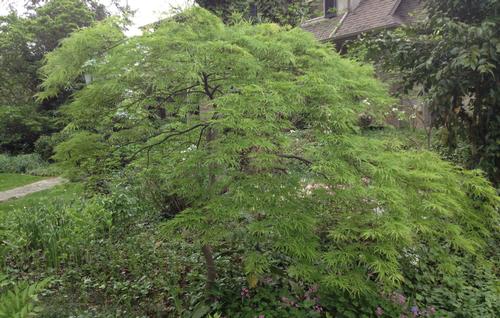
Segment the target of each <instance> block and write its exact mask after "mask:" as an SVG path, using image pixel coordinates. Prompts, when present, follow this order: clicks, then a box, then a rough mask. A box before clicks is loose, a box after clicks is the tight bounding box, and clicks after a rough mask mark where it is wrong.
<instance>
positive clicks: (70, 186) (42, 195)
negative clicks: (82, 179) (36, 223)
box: [0, 183, 83, 213]
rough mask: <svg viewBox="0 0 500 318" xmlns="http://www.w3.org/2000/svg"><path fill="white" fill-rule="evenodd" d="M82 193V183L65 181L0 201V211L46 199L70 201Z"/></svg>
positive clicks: (36, 203)
mask: <svg viewBox="0 0 500 318" xmlns="http://www.w3.org/2000/svg"><path fill="white" fill-rule="evenodd" d="M82 195H83V185H81V184H79V183H66V184H62V185H58V186H56V187H54V188H52V189H49V190H45V191H40V192H36V193H33V194H30V195H28V196H25V197H22V198H19V199H13V200H9V201H6V202H3V203H0V213H1V212H7V211H12V210H13V209H18V208H23V207H30V206H35V205H39V204H44V202H47V201H53V200H59V201H71V200H74V199H77V198H79V197H81V196H82Z"/></svg>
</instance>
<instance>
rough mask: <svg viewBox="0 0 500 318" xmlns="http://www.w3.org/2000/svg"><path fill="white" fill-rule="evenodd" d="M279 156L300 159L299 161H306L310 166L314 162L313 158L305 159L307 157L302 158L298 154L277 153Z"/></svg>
mask: <svg viewBox="0 0 500 318" xmlns="http://www.w3.org/2000/svg"><path fill="white" fill-rule="evenodd" d="M277 156H278V157H280V158H285V159H295V160H299V161H301V162H303V163H305V164H306V165H308V166H310V165H312V164H313V162H312V161H311V160H308V159H305V158H302V157H299V156H296V155H286V154H277Z"/></svg>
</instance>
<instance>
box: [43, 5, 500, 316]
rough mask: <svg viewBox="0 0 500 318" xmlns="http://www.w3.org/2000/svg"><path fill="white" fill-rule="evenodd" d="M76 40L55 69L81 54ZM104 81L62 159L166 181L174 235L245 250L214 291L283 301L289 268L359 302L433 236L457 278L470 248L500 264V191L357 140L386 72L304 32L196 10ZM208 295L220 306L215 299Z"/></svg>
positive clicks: (93, 91)
mask: <svg viewBox="0 0 500 318" xmlns="http://www.w3.org/2000/svg"><path fill="white" fill-rule="evenodd" d="M77 36H79V35H77ZM88 40H89V41H94V40H95V39H93V38H89V39H88ZM83 42H85V41H82V43H83ZM67 43H71V40H68V41H67V42H66V43H63V45H62V47H61V49H60V50H57V51H55V52H54V53H53V54H51V55H50V56H49V58H48V60H47V63H49V64H50V63H51V60H54V61H55V60H60V61H63V60H64V59H63V58H60V57H59V55H66V54H72V52H74V53H75V54H77V52H78V51H79V50H80V48H79V47H78V46H74V47H72V46H71V45H69V44H67ZM89 45H94V44H93V43H90V44H89ZM61 67H63V65H61ZM92 75H93V77H94V81H93V82H92V83H91V84H90V85H88V86H86V87H85V88H84V89H83V90H81V91H79V92H78V93H76V94H75V96H74V101H73V102H72V103H71V104H70V105H69V106H68V107H67V108H66V110H65V111H66V113H67V114H68V115H69V116H70V117H71V124H70V126H68V127H67V129H66V130H67V131H68V132H70V133H71V136H70V138H69V139H68V140H66V141H65V142H64V143H62V144H60V145H59V146H58V147H57V149H56V155H55V158H56V159H57V160H59V161H60V163H61V164H63V165H65V167H67V168H68V169H74V170H75V171H81V169H82V167H83V170H84V171H85V173H86V174H90V175H92V177H98V178H100V179H107V178H109V177H110V175H112V174H115V173H116V174H121V173H123V172H127V173H130V174H131V175H133V176H137V178H141V179H143V180H144V179H146V178H145V176H148V175H151V174H154V175H155V178H156V179H160V180H159V182H156V181H157V180H155V182H156V183H155V184H160V185H161V186H162V191H163V192H164V194H165V195H164V198H166V200H167V201H168V200H170V203H171V206H175V208H172V209H170V208H169V211H168V212H169V213H167V214H166V215H165V216H168V217H170V218H171V219H170V220H168V221H166V222H165V223H164V226H163V229H162V232H163V235H164V237H165V239H164V240H165V241H169V242H170V241H175V240H176V239H179V238H185V239H186V240H187V241H189V242H192V243H193V246H195V247H200V246H205V247H206V246H209V245H210V246H212V248H213V251H214V252H213V253H215V255H221V254H222V251H224V255H231V256H232V257H233V258H232V259H231V260H232V262H230V263H228V264H231V265H232V266H231V267H229V266H226V267H224V266H220V263H219V262H218V259H216V260H215V265H216V266H215V267H216V268H215V270H216V271H217V272H218V274H219V278H218V279H217V281H216V285H215V286H209V287H213V289H214V290H211V291H210V293H212V296H217V292H218V291H220V292H221V293H224V292H225V293H228V292H232V293H233V294H234V292H235V290H237V289H236V288H235V287H236V286H238V284H239V285H240V286H241V285H242V284H246V285H247V286H248V287H249V289H251V290H252V292H254V293H255V294H256V295H257V297H260V298H259V299H267V300H270V299H276V297H273V296H276V295H271V296H269V297H268V296H265V293H266V289H265V287H266V285H265V284H266V283H265V278H266V277H268V276H269V275H271V274H276V275H277V276H278V277H280V278H287V280H288V279H289V280H291V281H293V282H299V283H301V284H302V286H305V285H306V284H318V285H319V288H320V290H321V291H322V292H324V293H326V294H332V293H344V294H345V295H346V297H347V299H348V301H350V300H351V299H356V297H360V298H361V297H370V295H371V296H372V297H378V296H377V295H378V294H379V292H380V291H386V292H389V291H393V290H395V289H397V288H399V287H401V286H402V285H403V284H404V283H405V282H406V279H407V277H406V276H405V274H406V270H407V268H405V266H411V265H407V263H409V264H412V262H414V261H415V259H421V258H422V257H423V255H421V254H422V253H424V251H422V250H419V249H417V248H416V247H417V246H420V245H424V246H427V247H429V248H432V249H433V250H434V251H435V253H436V255H439V258H437V259H435V260H434V261H435V266H436V268H437V270H438V272H439V273H440V274H442V275H449V276H450V277H453V275H455V273H456V272H454V268H456V266H457V263H458V262H459V261H460V260H461V258H460V257H459V256H463V255H465V256H467V257H471V258H472V257H475V258H477V261H478V262H479V261H481V262H484V263H488V260H486V259H485V258H486V257H485V256H484V255H485V253H484V250H485V249H486V247H487V241H488V240H489V239H490V237H491V233H493V232H494V231H496V230H497V224H498V212H497V208H498V203H499V199H498V197H497V195H496V192H495V190H494V189H493V188H492V187H491V186H490V184H489V183H488V182H487V181H486V180H485V179H484V178H483V176H482V175H481V174H480V173H478V172H476V171H463V170H460V169H458V168H456V167H455V166H453V165H451V164H449V163H446V162H443V161H441V160H440V159H439V158H438V157H437V156H436V155H434V154H432V153H429V152H416V151H406V150H404V149H401V147H400V146H399V144H397V143H393V142H391V141H389V142H388V141H384V140H373V139H371V138H367V137H364V136H361V135H358V134H356V132H357V130H358V128H357V127H356V125H355V123H356V119H357V113H359V112H361V111H365V110H366V108H367V103H366V102H365V101H369V103H370V104H371V105H372V106H378V107H381V108H383V107H385V106H387V105H390V102H391V99H390V98H389V97H388V96H387V94H386V92H385V90H384V87H382V86H381V85H380V84H379V83H378V82H377V81H375V80H374V79H373V72H372V70H371V69H370V68H368V67H364V66H360V65H358V64H355V63H353V62H351V61H349V60H345V59H343V58H341V57H340V56H339V55H338V54H336V53H332V52H331V50H330V49H329V48H328V47H326V46H324V45H321V44H319V43H317V42H316V41H315V40H314V39H313V38H312V36H311V35H308V34H306V33H304V32H302V31H301V30H298V29H293V30H287V29H284V28H280V27H278V26H277V25H272V24H262V25H258V26H251V25H250V24H247V23H241V24H237V25H234V26H225V25H224V24H223V23H222V22H221V21H220V20H219V19H218V18H216V17H215V16H213V15H212V14H210V13H208V12H207V11H205V10H203V9H199V8H195V9H192V10H189V11H186V12H184V13H182V14H179V15H177V16H176V17H174V18H173V19H170V20H167V21H165V22H164V23H162V24H161V25H159V26H158V28H157V29H155V30H154V31H152V32H149V33H146V34H145V35H143V36H140V37H135V38H131V39H128V40H126V41H125V42H124V43H122V44H120V45H117V46H116V47H114V48H113V49H112V50H109V51H107V52H106V53H105V54H104V55H102V56H98V57H96V63H95V67H94V69H93V73H92ZM49 76H50V75H49ZM60 80H61V82H57V81H56V82H54V83H52V87H61V86H60V85H63V84H64V83H65V80H64V79H62V78H60ZM103 167H105V169H103ZM146 181H147V180H144V182H146ZM153 200H156V199H153ZM157 202H158V201H157ZM170 203H169V204H170ZM174 203H175V204H174ZM219 252H220V253H219ZM208 254H209V253H208ZM212 256H213V255H212ZM196 257H199V255H197V256H196ZM205 258H206V259H208V260H209V259H210V255H209V256H208V257H207V256H205ZM414 266H415V265H414ZM226 268H230V269H231V272H225V271H226ZM209 270H210V269H209ZM242 277H244V279H242ZM194 280H195V281H197V282H199V281H200V277H199V276H198V277H197V278H194ZM244 280H246V282H244ZM188 281H189V280H188ZM235 282H238V284H236V283H235ZM286 284H287V283H283V285H282V286H280V287H282V288H284V289H285V290H289V289H290V288H289V287H286V286H287V285H286ZM198 285H199V284H198ZM198 285H197V286H198ZM181 286H182V285H181ZM183 287H185V286H183ZM280 287H277V288H276V289H275V290H274V291H272V293H275V292H276V290H279V288H280ZM181 288H182V287H181ZM171 292H172V291H171ZM198 292H199V290H198ZM194 298H195V299H197V300H198V301H194V303H199V304H200V307H198V308H202V309H203V310H205V308H204V307H203V306H205V305H204V304H203V302H202V301H203V293H201V295H200V296H197V297H194ZM267 300H266V301H267ZM277 302H279V301H277ZM359 303H361V302H359ZM372 303H373V301H372V302H371V303H370V304H372ZM180 304H181V305H180V306H181V307H182V303H180ZM231 304H233V303H231ZM309 305H310V304H308V306H305V305H304V307H303V308H307V310H308V311H309V310H310V306H309ZM220 306H221V307H222V308H211V309H215V310H218V311H219V312H220V311H222V312H223V313H225V312H232V310H234V311H235V312H236V311H237V309H233V308H230V307H229V306H230V305H229V304H228V305H224V302H223V299H222V300H221V304H220ZM254 307H255V303H252V304H250V305H249V308H254ZM276 307H277V313H282V311H280V310H281V308H278V307H279V306H276ZM325 307H327V308H329V311H330V312H334V313H335V312H340V309H342V308H338V303H331V304H325ZM202 309H199V310H200V311H202ZM219 309H220V310H219ZM196 310H198V309H196ZM370 310H371V309H370ZM308 311H306V312H308ZM205 313H206V312H205ZM372 313H373V311H372Z"/></svg>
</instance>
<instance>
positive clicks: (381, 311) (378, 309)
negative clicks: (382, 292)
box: [375, 306, 384, 317]
mask: <svg viewBox="0 0 500 318" xmlns="http://www.w3.org/2000/svg"><path fill="white" fill-rule="evenodd" d="M383 314H384V310H383V309H382V308H381V307H380V306H379V307H377V310H375V315H377V317H382V315H383Z"/></svg>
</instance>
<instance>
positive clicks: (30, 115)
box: [0, 105, 50, 153]
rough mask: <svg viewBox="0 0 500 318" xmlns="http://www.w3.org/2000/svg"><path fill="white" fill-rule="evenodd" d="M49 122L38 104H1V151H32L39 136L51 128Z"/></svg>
mask: <svg viewBox="0 0 500 318" xmlns="http://www.w3.org/2000/svg"><path fill="white" fill-rule="evenodd" d="M49 122H50V121H49V119H48V118H47V117H46V116H45V115H44V114H41V113H37V112H36V106H31V105H30V106H15V107H14V106H2V105H0V152H10V153H22V152H30V151H32V150H33V144H34V143H35V141H36V140H37V139H38V137H39V136H40V135H41V134H42V133H43V132H47V131H48V130H49V126H50V124H49Z"/></svg>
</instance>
